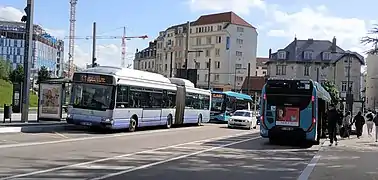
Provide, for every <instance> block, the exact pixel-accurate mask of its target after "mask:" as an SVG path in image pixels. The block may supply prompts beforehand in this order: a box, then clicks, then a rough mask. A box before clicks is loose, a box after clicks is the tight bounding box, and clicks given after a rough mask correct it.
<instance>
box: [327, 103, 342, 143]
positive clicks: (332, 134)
mask: <svg viewBox="0 0 378 180" xmlns="http://www.w3.org/2000/svg"><path fill="white" fill-rule="evenodd" d="M339 119H340V115H339V112H338V111H337V110H336V108H335V105H334V104H331V105H330V106H329V109H328V112H327V121H328V138H329V142H330V144H329V146H332V144H333V141H335V145H336V146H337V137H336V134H337V128H336V126H337V124H338V121H339Z"/></svg>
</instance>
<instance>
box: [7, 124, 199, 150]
mask: <svg viewBox="0 0 378 180" xmlns="http://www.w3.org/2000/svg"><path fill="white" fill-rule="evenodd" d="M197 128H198V127H183V128H177V129H162V130H153V131H139V132H133V133H121V134H112V135H105V136H92V137H83V138H72V139H63V140H55V141H45V142H31V143H20V144H6V145H0V149H4V148H16V147H27V146H37V145H47V144H57V143H68V142H76V141H87V140H94V139H105V138H113V137H123V136H136V135H145V134H146V135H147V134H154V133H161V132H176V131H180V130H187V129H197Z"/></svg>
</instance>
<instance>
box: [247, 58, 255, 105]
mask: <svg viewBox="0 0 378 180" xmlns="http://www.w3.org/2000/svg"><path fill="white" fill-rule="evenodd" d="M250 77H251V63H248V75H247V94H248V95H249V79H250ZM255 98H256V96H255Z"/></svg>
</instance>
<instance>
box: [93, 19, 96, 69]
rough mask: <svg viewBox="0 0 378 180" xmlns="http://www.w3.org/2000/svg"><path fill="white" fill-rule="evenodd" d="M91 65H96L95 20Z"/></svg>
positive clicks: (94, 23)
mask: <svg viewBox="0 0 378 180" xmlns="http://www.w3.org/2000/svg"><path fill="white" fill-rule="evenodd" d="M92 41H93V42H92V67H96V66H97V64H96V22H93V37H92Z"/></svg>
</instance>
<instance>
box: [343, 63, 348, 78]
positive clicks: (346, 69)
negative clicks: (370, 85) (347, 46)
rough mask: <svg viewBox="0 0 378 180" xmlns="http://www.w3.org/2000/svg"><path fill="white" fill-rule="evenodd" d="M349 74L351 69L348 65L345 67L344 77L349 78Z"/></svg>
mask: <svg viewBox="0 0 378 180" xmlns="http://www.w3.org/2000/svg"><path fill="white" fill-rule="evenodd" d="M348 72H349V67H348V65H346V66H345V67H344V75H345V76H348Z"/></svg>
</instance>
